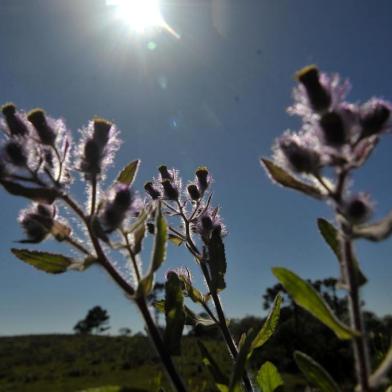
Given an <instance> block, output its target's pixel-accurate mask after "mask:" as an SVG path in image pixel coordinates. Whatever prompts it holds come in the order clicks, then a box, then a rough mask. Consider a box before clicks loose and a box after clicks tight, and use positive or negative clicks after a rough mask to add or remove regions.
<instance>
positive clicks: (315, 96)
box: [296, 65, 331, 112]
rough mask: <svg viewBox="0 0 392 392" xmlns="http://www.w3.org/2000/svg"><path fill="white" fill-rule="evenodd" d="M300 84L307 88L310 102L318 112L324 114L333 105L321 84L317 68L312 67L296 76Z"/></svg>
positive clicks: (302, 70) (304, 69) (303, 69)
mask: <svg viewBox="0 0 392 392" xmlns="http://www.w3.org/2000/svg"><path fill="white" fill-rule="evenodd" d="M296 77H297V79H298V80H299V82H300V83H301V84H302V85H303V86H304V87H305V89H306V92H307V94H308V98H309V102H310V104H311V105H312V107H313V109H314V110H315V111H316V112H324V111H325V110H328V108H329V107H330V105H331V95H330V94H329V92H328V91H327V90H326V89H325V88H324V86H323V85H322V84H321V83H320V74H319V71H318V69H317V67H316V66H314V65H310V66H307V67H305V68H302V69H301V70H299V71H298V72H297V74H296Z"/></svg>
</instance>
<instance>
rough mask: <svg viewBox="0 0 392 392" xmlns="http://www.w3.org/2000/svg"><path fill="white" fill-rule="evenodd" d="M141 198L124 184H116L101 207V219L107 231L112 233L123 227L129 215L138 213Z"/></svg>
mask: <svg viewBox="0 0 392 392" xmlns="http://www.w3.org/2000/svg"><path fill="white" fill-rule="evenodd" d="M139 207H140V203H139V199H137V198H135V195H134V193H133V192H132V190H131V189H130V188H129V187H128V186H127V185H124V184H117V185H115V186H114V187H113V188H112V189H111V190H110V191H109V192H108V196H107V198H106V200H105V201H104V203H103V206H102V207H101V211H100V214H99V221H100V223H101V226H102V228H103V230H104V231H105V233H112V232H113V231H114V230H116V229H118V228H119V227H121V225H122V224H123V222H124V220H125V219H126V217H127V216H131V215H134V216H135V215H137V213H138V211H139Z"/></svg>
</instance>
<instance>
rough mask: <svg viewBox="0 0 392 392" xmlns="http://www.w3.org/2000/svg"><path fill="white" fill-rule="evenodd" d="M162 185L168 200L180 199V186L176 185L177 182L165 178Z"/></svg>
mask: <svg viewBox="0 0 392 392" xmlns="http://www.w3.org/2000/svg"><path fill="white" fill-rule="evenodd" d="M162 187H163V194H164V196H165V198H166V199H168V200H173V201H174V200H178V197H179V195H180V194H179V191H178V188H177V187H176V185H175V184H173V183H172V181H170V180H168V179H165V180H163V181H162Z"/></svg>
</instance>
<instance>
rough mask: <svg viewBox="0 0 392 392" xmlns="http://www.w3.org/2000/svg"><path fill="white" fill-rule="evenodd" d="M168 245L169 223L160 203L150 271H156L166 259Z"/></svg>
mask: <svg viewBox="0 0 392 392" xmlns="http://www.w3.org/2000/svg"><path fill="white" fill-rule="evenodd" d="M166 245H167V223H166V220H165V217H164V216H163V214H162V209H161V205H160V204H159V205H158V208H157V211H156V218H155V241H154V249H153V253H152V259H151V266H150V273H153V272H155V271H156V270H157V269H158V268H159V267H160V266H161V264H162V263H163V262H164V261H165V257H166Z"/></svg>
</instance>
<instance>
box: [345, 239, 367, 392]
mask: <svg viewBox="0 0 392 392" xmlns="http://www.w3.org/2000/svg"><path fill="white" fill-rule="evenodd" d="M342 245H343V247H342V250H343V263H344V267H345V273H346V280H347V282H346V283H347V285H348V299H349V300H348V305H349V309H350V320H351V327H352V328H353V329H354V330H355V331H357V332H358V333H359V334H360V335H359V336H356V337H354V338H353V349H354V360H355V370H356V374H357V381H358V384H359V387H360V391H361V392H368V391H370V387H369V355H368V347H367V342H366V331H365V327H364V323H363V317H362V311H361V301H360V296H359V285H358V279H357V271H356V266H355V264H354V250H353V245H352V240H351V238H350V237H348V236H346V235H345V236H344V238H343V239H342Z"/></svg>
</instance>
